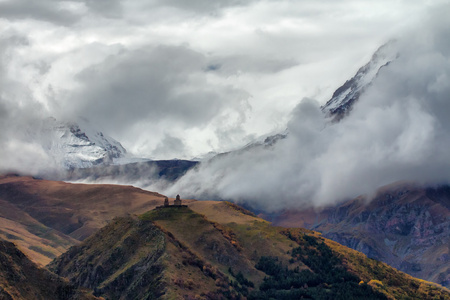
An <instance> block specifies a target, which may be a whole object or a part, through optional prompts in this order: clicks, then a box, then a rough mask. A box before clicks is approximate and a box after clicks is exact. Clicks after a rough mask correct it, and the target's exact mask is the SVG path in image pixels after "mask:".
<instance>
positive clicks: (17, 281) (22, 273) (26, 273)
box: [0, 240, 99, 300]
mask: <svg viewBox="0 0 450 300" xmlns="http://www.w3.org/2000/svg"><path fill="white" fill-rule="evenodd" d="M0 299H8V300H29V299H36V300H41V299H42V300H71V299H73V300H76V299H77V300H88V299H92V300H94V299H99V298H97V297H94V296H92V295H90V294H89V293H88V292H87V291H80V290H77V289H76V288H75V287H74V286H73V285H72V284H70V283H69V282H67V280H65V279H63V278H60V277H58V276H56V275H55V274H53V273H51V272H49V271H48V270H46V269H42V268H39V267H38V266H36V265H35V264H34V263H33V262H31V261H30V260H29V259H28V258H27V257H26V256H25V255H24V254H23V253H22V252H21V251H19V250H18V249H17V248H16V247H15V245H14V244H13V243H10V242H7V241H3V240H0Z"/></svg>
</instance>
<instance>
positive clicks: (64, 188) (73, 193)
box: [0, 175, 164, 265]
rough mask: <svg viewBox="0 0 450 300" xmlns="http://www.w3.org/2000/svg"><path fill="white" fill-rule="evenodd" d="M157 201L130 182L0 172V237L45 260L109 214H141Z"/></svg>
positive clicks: (94, 228)
mask: <svg viewBox="0 0 450 300" xmlns="http://www.w3.org/2000/svg"><path fill="white" fill-rule="evenodd" d="M163 201H164V196H162V195H160V194H158V193H153V192H148V191H144V190H141V189H138V188H134V187H131V186H119V185H89V184H70V183H65V182H58V181H49V180H39V179H34V178H31V177H20V176H15V175H9V176H0V204H1V206H0V238H3V239H5V240H8V241H11V242H14V243H16V244H17V246H18V247H19V249H20V250H21V251H23V252H24V253H25V254H27V255H28V256H29V257H30V258H31V259H32V260H33V261H35V262H36V263H38V264H40V265H46V264H47V263H49V262H50V261H51V260H52V259H53V258H55V257H56V256H59V255H60V254H61V253H63V252H65V251H66V250H67V248H69V247H70V246H72V245H75V244H77V243H79V241H81V240H83V239H85V238H87V237H88V236H90V235H91V234H92V233H94V232H96V231H97V230H98V229H100V228H102V227H103V226H105V225H106V224H107V222H108V221H109V220H111V219H113V218H114V217H116V216H124V215H126V214H129V213H130V214H142V213H144V212H146V211H148V210H149V209H152V208H154V207H156V206H158V205H161V204H162V202H163Z"/></svg>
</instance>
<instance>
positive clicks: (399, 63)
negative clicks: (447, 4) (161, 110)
mask: <svg viewBox="0 0 450 300" xmlns="http://www.w3.org/2000/svg"><path fill="white" fill-rule="evenodd" d="M436 19H439V21H436ZM422 25H426V26H424V27H423V28H421V29H416V30H415V31H414V32H413V33H404V35H403V37H402V38H401V39H400V40H399V43H398V45H399V46H398V47H399V49H398V51H399V53H400V56H399V58H397V59H396V60H395V61H393V62H392V63H391V64H390V65H389V66H388V67H385V68H383V69H381V70H380V72H379V74H378V77H377V78H376V79H375V81H374V82H373V83H372V85H371V86H370V87H369V88H368V89H367V90H366V91H365V93H364V94H363V95H362V96H361V98H360V99H359V101H358V102H357V104H356V105H355V106H354V108H353V110H352V111H351V113H350V114H349V115H348V116H347V117H346V118H344V119H343V120H341V122H339V123H333V124H332V123H329V122H328V121H327V120H326V118H325V116H324V115H323V113H322V111H321V109H320V105H319V103H318V102H316V101H314V100H312V99H304V100H302V101H301V103H300V104H299V105H298V106H297V107H296V108H295V109H294V111H293V112H292V117H291V120H290V122H289V124H288V130H289V135H288V137H287V138H286V139H284V140H280V141H279V142H278V143H277V144H276V145H274V146H273V147H271V148H263V147H260V148H253V149H252V150H250V151H241V152H235V153H230V154H228V155H223V156H220V157H216V158H215V159H213V160H211V161H209V162H206V163H203V164H202V165H201V166H200V167H199V168H198V169H196V170H193V171H190V172H189V173H188V174H187V175H186V176H185V177H183V178H182V179H181V180H180V181H178V182H177V184H176V185H174V186H171V187H169V188H167V189H166V191H165V192H166V193H168V194H170V195H172V194H176V193H182V194H183V195H184V196H186V197H197V198H203V199H207V198H216V199H217V198H220V199H232V200H234V201H237V202H246V203H248V204H250V205H254V206H256V207H259V208H263V209H265V210H278V209H282V208H286V207H304V206H322V205H326V204H330V203H333V202H335V201H339V200H344V199H346V198H349V197H356V196H358V195H360V194H370V193H373V192H374V191H375V190H376V189H377V188H378V187H380V186H382V185H385V184H389V183H392V182H395V181H400V180H408V181H414V182H417V183H419V184H441V183H449V182H450V152H449V151H448V149H450V135H449V132H450V131H449V130H450V118H449V117H448V114H449V112H450V96H449V95H450V80H449V79H450V59H449V54H450V42H449V41H448V39H447V38H446V37H448V36H449V35H450V29H449V28H450V22H449V21H448V20H447V18H446V17H445V16H444V15H443V14H442V12H441V11H435V12H434V13H433V14H432V17H430V19H429V20H426V21H424V24H422Z"/></svg>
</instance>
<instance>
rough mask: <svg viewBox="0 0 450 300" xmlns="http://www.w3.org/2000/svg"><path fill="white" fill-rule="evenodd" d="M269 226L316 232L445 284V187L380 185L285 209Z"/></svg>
mask: <svg viewBox="0 0 450 300" xmlns="http://www.w3.org/2000/svg"><path fill="white" fill-rule="evenodd" d="M274 223H275V224H278V225H280V226H301V227H307V228H310V229H314V230H318V231H320V232H322V233H323V236H325V237H327V238H330V239H332V240H334V241H337V242H339V243H341V244H343V245H346V246H348V247H350V248H353V249H356V250H358V251H361V252H363V253H365V254H366V255H367V256H368V257H371V258H374V259H377V260H381V261H384V262H386V263H388V264H389V265H391V266H393V267H395V268H397V269H399V270H402V271H404V272H406V273H408V274H411V275H413V276H415V277H418V278H422V279H425V280H429V281H433V282H436V283H439V284H442V285H444V286H447V287H448V286H450V187H448V186H441V187H436V188H419V187H417V186H415V185H412V184H406V183H400V184H392V185H389V186H386V187H383V188H381V189H380V190H379V192H378V194H377V195H376V197H375V198H374V199H373V200H372V201H370V202H368V201H367V199H366V198H365V197H359V198H356V199H353V200H349V201H347V202H344V203H341V204H338V205H336V206H334V207H326V208H323V209H320V210H316V211H314V210H304V211H292V210H291V211H289V212H286V213H283V214H281V215H279V216H277V217H276V218H275V220H274Z"/></svg>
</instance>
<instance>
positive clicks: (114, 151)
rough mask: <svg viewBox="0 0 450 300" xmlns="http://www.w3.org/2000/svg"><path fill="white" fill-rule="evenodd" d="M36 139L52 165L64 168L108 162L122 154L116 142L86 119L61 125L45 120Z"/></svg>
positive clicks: (51, 120)
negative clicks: (53, 162) (49, 157)
mask: <svg viewBox="0 0 450 300" xmlns="http://www.w3.org/2000/svg"><path fill="white" fill-rule="evenodd" d="M37 139H38V140H40V141H41V143H42V146H43V148H44V150H45V151H46V152H47V153H48V154H49V156H51V157H52V158H53V160H54V161H55V162H56V164H57V165H62V166H63V167H64V168H66V169H72V168H86V167H92V166H93V165H98V164H103V163H111V162H113V160H114V159H115V158H120V157H122V156H124V155H125V154H126V150H125V148H124V147H123V146H122V145H121V144H120V143H119V142H118V141H116V140H115V139H113V138H111V137H108V136H106V135H104V134H103V133H102V132H100V131H97V130H95V129H94V128H93V127H92V126H91V124H90V123H89V122H88V121H87V120H79V121H78V122H61V121H57V120H56V119H55V118H47V119H46V120H44V122H43V125H42V127H41V130H40V132H39V133H37Z"/></svg>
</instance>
